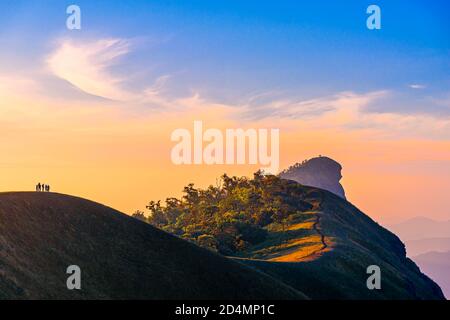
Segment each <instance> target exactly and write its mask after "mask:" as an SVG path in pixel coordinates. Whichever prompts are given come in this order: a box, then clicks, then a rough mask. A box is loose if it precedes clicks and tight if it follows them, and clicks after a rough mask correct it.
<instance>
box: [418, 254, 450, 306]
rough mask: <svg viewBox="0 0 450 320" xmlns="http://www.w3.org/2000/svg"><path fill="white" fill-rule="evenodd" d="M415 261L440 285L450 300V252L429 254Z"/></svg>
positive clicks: (420, 256)
mask: <svg viewBox="0 0 450 320" xmlns="http://www.w3.org/2000/svg"><path fill="white" fill-rule="evenodd" d="M414 261H415V262H416V263H417V265H418V266H419V267H420V269H421V270H423V271H425V272H426V273H427V274H428V276H430V277H431V278H432V279H433V280H434V281H436V282H437V283H439V285H440V287H441V289H442V291H443V292H444V294H445V296H446V297H447V299H449V298H450V250H449V251H447V252H427V253H424V254H421V255H418V256H416V257H414Z"/></svg>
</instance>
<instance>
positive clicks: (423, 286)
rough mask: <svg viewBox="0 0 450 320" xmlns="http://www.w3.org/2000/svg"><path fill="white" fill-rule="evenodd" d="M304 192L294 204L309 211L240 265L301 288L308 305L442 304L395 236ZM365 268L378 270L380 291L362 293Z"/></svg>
mask: <svg viewBox="0 0 450 320" xmlns="http://www.w3.org/2000/svg"><path fill="white" fill-rule="evenodd" d="M286 183H295V182H286ZM304 188H306V189H307V190H308V191H307V192H306V193H305V194H306V195H305V197H304V198H303V199H299V200H303V201H306V202H309V203H311V204H313V205H314V207H313V209H312V210H310V211H307V212H304V213H302V214H300V215H299V214H297V215H294V217H293V219H292V222H291V223H290V225H289V226H288V227H287V230H288V231H287V233H286V232H281V233H280V230H276V229H275V230H274V231H273V232H271V235H270V236H269V237H268V241H266V242H265V243H261V244H259V245H258V246H255V247H253V248H250V249H249V250H247V251H246V252H245V253H244V254H242V255H241V258H242V257H244V259H239V260H240V261H244V262H245V263H247V264H248V265H250V266H253V267H257V268H259V269H260V270H262V271H264V272H266V273H269V274H271V275H272V276H274V277H277V278H279V279H280V280H282V281H284V282H286V283H289V284H290V285H291V286H293V287H294V288H297V289H298V288H301V289H302V292H304V293H305V294H307V295H308V296H309V297H311V298H312V299H330V298H331V299H443V298H444V296H443V294H442V291H441V289H440V288H439V286H437V285H436V284H435V283H434V282H433V281H432V280H430V279H429V278H428V277H427V276H426V275H424V274H422V273H421V272H420V270H419V268H418V267H417V266H416V265H415V264H414V262H413V261H411V260H410V259H409V258H407V257H406V252H405V247H404V244H403V243H402V242H401V241H400V240H399V239H398V237H397V236H395V235H394V234H393V233H391V232H389V231H388V230H386V229H384V228H382V227H381V226H379V225H378V224H377V223H375V222H374V221H373V220H371V219H370V218H369V217H367V216H366V215H364V214H363V213H362V212H361V211H359V210H358V209H357V208H356V207H354V206H353V205H351V204H350V203H349V202H347V201H345V200H343V199H341V198H340V197H338V196H336V195H334V194H332V193H330V192H328V191H325V190H320V189H315V188H310V187H304ZM314 221H315V222H314ZM270 228H272V227H271V226H269V229H270ZM369 265H378V266H379V267H380V268H381V273H382V288H381V290H368V289H367V287H366V279H367V277H368V275H367V274H366V268H367V267H368V266H369Z"/></svg>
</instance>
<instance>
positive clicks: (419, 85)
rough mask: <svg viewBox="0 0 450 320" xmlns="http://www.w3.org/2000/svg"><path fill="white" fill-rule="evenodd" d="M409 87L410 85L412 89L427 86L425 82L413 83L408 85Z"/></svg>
mask: <svg viewBox="0 0 450 320" xmlns="http://www.w3.org/2000/svg"><path fill="white" fill-rule="evenodd" d="M408 87H410V88H411V89H425V88H426V87H427V86H426V85H424V84H419V83H412V84H410V85H408Z"/></svg>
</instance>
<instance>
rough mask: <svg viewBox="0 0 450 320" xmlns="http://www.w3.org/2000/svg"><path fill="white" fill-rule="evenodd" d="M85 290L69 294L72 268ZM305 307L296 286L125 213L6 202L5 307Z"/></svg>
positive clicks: (0, 287)
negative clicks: (277, 302) (75, 302)
mask: <svg viewBox="0 0 450 320" xmlns="http://www.w3.org/2000/svg"><path fill="white" fill-rule="evenodd" d="M72 264H75V265H79V266H80V267H81V269H82V290H81V291H69V290H67V289H66V277H67V275H66V274H65V270H66V268H67V266H68V265H72ZM16 298H19V299H27V298H31V299H94V298H96V299H98V298H100V299H131V298H133V299H212V298H216V299H265V298H272V299H302V298H305V295H303V294H302V293H300V292H299V291H298V290H294V289H292V288H291V287H290V286H288V285H285V284H284V283H282V282H280V281H278V280H275V279H274V278H271V277H270V276H267V275H266V274H264V273H262V272H260V271H257V270H254V269H252V268H249V267H247V266H245V265H243V264H241V263H238V262H235V261H232V260H230V259H227V258H225V257H221V256H219V255H217V254H214V253H212V252H209V251H207V250H205V249H202V248H199V247H197V246H195V245H193V244H191V243H188V242H186V241H183V240H181V239H178V238H175V237H173V236H171V235H169V234H167V233H165V232H162V231H160V230H157V229H155V228H153V227H152V226H150V225H147V224H145V223H142V222H140V221H138V220H135V219H132V218H130V217H128V216H126V215H124V214H121V213H120V212H117V211H115V210H113V209H111V208H108V207H105V206H102V205H100V204H97V203H94V202H91V201H87V200H83V199H80V198H75V197H70V196H65V195H58V194H49V193H3V194H0V299H16Z"/></svg>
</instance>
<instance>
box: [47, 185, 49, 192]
mask: <svg viewBox="0 0 450 320" xmlns="http://www.w3.org/2000/svg"><path fill="white" fill-rule="evenodd" d="M47 192H50V185H49V184H48V185H47Z"/></svg>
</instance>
